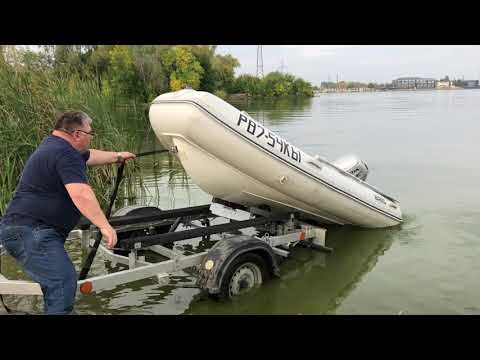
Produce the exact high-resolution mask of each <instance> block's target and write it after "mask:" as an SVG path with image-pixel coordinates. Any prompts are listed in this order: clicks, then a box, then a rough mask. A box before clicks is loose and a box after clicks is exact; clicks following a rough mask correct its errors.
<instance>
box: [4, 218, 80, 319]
mask: <svg viewBox="0 0 480 360" xmlns="http://www.w3.org/2000/svg"><path fill="white" fill-rule="evenodd" d="M0 244H1V245H3V246H4V248H5V249H6V250H7V252H8V253H9V254H10V255H11V256H12V257H13V258H14V259H15V260H16V261H17V262H18V263H19V264H20V265H21V266H22V268H23V270H24V271H25V273H26V274H27V275H28V276H29V277H30V278H31V279H32V280H33V281H35V282H38V283H39V284H40V287H41V288H42V292H43V299H44V305H45V306H44V309H45V314H47V315H66V314H71V313H74V311H73V305H74V302H75V292H76V290H77V273H76V271H75V266H74V265H73V263H72V261H71V260H70V258H69V257H68V254H67V252H66V251H65V247H64V244H65V237H64V236H62V235H60V234H59V233H58V232H57V231H56V230H55V229H53V228H51V227H47V226H46V225H36V226H28V225H11V224H8V225H7V224H2V223H1V222H0Z"/></svg>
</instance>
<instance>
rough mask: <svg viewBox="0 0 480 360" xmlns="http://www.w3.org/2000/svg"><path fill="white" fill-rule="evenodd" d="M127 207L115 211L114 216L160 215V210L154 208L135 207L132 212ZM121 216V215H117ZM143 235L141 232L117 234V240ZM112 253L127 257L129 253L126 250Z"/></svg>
mask: <svg viewBox="0 0 480 360" xmlns="http://www.w3.org/2000/svg"><path fill="white" fill-rule="evenodd" d="M128 208H129V207H128V206H127V207H125V208H121V209H119V210H117V212H116V213H115V214H114V216H141V215H143V216H148V215H157V214H161V213H162V210H161V209H160V208H158V207H154V206H143V207H136V208H133V209H132V210H128ZM118 214H121V215H118ZM143 235H145V233H144V231H143V230H135V231H131V232H129V233H128V234H118V237H119V239H123V238H129V237H135V236H143ZM113 253H114V254H116V255H123V256H128V253H129V251H127V250H113Z"/></svg>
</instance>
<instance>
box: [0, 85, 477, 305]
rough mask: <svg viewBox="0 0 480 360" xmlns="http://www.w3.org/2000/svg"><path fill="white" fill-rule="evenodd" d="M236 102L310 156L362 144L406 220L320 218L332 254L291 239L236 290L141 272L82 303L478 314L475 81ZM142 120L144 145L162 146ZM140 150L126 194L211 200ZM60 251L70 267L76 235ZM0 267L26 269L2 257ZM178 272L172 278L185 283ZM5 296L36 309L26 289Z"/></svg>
mask: <svg viewBox="0 0 480 360" xmlns="http://www.w3.org/2000/svg"><path fill="white" fill-rule="evenodd" d="M237 107H239V108H241V109H242V110H246V111H247V112H248V113H249V114H250V115H251V116H253V117H254V118H255V119H257V120H258V121H260V122H264V123H265V125H266V126H267V127H269V128H270V129H271V130H273V131H275V132H276V133H278V134H280V135H281V136H282V137H284V138H286V139H287V140H288V141H289V142H291V143H293V145H295V146H298V147H300V148H302V150H304V151H306V152H308V153H310V154H312V155H313V154H320V155H321V156H323V157H326V158H327V159H329V160H334V159H335V158H336V157H340V156H342V155H344V154H346V153H355V154H357V155H359V156H360V157H361V158H362V159H363V160H364V161H366V162H367V164H368V166H369V169H370V173H369V177H368V182H369V183H371V184H372V185H374V186H377V187H379V188H380V189H382V190H383V191H385V192H386V193H388V194H391V195H392V196H394V197H395V198H397V199H399V201H400V203H401V206H402V210H403V213H404V220H405V221H404V224H403V225H402V226H400V227H396V228H391V229H380V230H365V229H357V228H352V227H343V228H342V227H332V228H329V229H328V231H327V246H330V247H332V248H334V252H333V253H332V254H328V255H325V254H322V253H318V252H313V251H310V250H307V249H303V248H298V249H296V250H295V251H294V256H293V258H291V259H288V260H286V261H285V262H284V263H283V264H282V265H281V278H280V279H275V280H273V281H270V282H268V283H266V284H264V285H263V286H262V287H261V288H259V289H255V290H254V291H253V292H251V293H249V294H246V295H245V296H242V297H240V298H238V299H235V300H234V301H230V302H223V303H222V302H216V301H213V300H211V299H208V298H204V297H201V296H199V295H200V294H199V291H198V289H195V288H189V287H186V288H176V287H163V288H161V287H159V286H158V285H157V284H156V282H155V281H154V280H153V279H146V280H142V281H138V282H135V283H132V284H126V285H123V286H120V287H118V288H116V289H113V290H111V291H105V292H102V293H100V294H98V295H96V296H88V297H87V296H83V295H80V294H79V295H78V299H77V309H78V312H79V313H83V314H480V305H478V299H479V298H480V289H479V287H478V286H477V276H478V274H479V271H480V262H479V261H478V260H477V259H478V258H479V256H480V244H479V237H480V226H479V225H480V210H479V207H478V203H479V200H480V192H479V191H478V189H477V186H478V185H477V184H478V182H479V180H480V166H479V165H478V161H477V159H478V155H480V151H479V148H480V147H479V145H478V143H477V142H478V140H477V139H478V134H480V122H479V121H478V114H479V113H480V91H479V90H464V91H460V90H457V91H416V92H413V91H408V92H407V91H405V92H378V93H353V94H348V93H347V94H325V95H322V96H320V97H316V98H313V99H306V100H280V101H276V102H271V103H252V104H249V105H242V104H237ZM145 131H146V140H145V144H144V150H145V151H146V150H150V149H153V148H159V144H158V142H157V141H156V139H155V138H154V136H153V134H152V132H151V131H149V130H148V129H146V130H145ZM141 161H142V171H143V175H144V188H145V189H146V191H144V192H143V193H141V192H140V190H139V194H140V195H141V196H140V197H139V198H137V199H136V200H135V201H134V202H136V203H138V204H145V205H154V206H159V207H161V208H165V209H168V208H178V207H183V206H193V205H200V204H206V203H209V201H210V199H211V196H209V195H208V194H205V193H204V192H203V191H202V190H201V189H199V188H198V186H196V185H195V184H193V183H192V181H191V180H190V179H189V177H188V175H186V174H185V173H184V172H183V170H182V168H181V165H180V164H179V163H178V162H176V161H175V160H174V159H169V157H168V155H165V156H164V155H161V156H158V157H155V158H149V159H147V158H144V159H142V160H141ZM161 169H164V170H161ZM165 169H167V170H165ZM130 202H131V201H130ZM68 250H69V252H70V254H71V256H72V258H73V259H74V261H75V264H76V266H77V269H78V270H79V269H80V261H81V250H80V248H79V244H78V243H71V244H69V246H68ZM2 268H3V272H6V273H7V275H9V276H10V277H22V276H23V275H22V274H21V272H18V273H17V268H16V267H15V266H14V265H13V264H12V263H11V260H9V259H7V264H4V265H3V267H2ZM5 269H7V271H5ZM109 271H115V269H110V268H109V264H108V263H107V262H106V261H104V260H103V259H102V257H101V256H98V255H97V259H96V260H95V262H94V268H92V272H91V275H98V274H101V273H106V272H109ZM178 275H179V276H178V277H177V278H176V280H177V281H179V283H182V282H184V283H185V284H187V286H188V284H192V283H193V282H194V279H193V278H192V277H190V276H188V274H186V273H180V274H178ZM9 303H10V304H12V305H17V306H18V307H19V308H20V309H24V310H28V309H30V310H31V309H33V310H37V311H40V310H41V301H39V300H38V299H35V298H34V299H32V298H31V297H30V298H28V299H25V297H18V298H14V299H13V298H12V297H9Z"/></svg>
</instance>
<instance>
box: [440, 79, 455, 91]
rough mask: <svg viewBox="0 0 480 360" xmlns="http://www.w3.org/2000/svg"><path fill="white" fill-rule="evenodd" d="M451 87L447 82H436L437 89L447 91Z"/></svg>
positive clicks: (449, 82) (450, 83)
mask: <svg viewBox="0 0 480 360" xmlns="http://www.w3.org/2000/svg"><path fill="white" fill-rule="evenodd" d="M451 87H452V82H451V81H447V80H440V81H437V89H449V88H451Z"/></svg>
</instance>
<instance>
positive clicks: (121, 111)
mask: <svg viewBox="0 0 480 360" xmlns="http://www.w3.org/2000/svg"><path fill="white" fill-rule="evenodd" d="M66 110H81V111H84V112H86V113H87V114H88V115H89V116H90V117H91V118H92V119H93V124H92V127H93V129H94V130H95V132H96V135H95V137H94V138H93V139H92V145H91V147H92V148H96V149H102V150H108V151H131V152H136V151H137V147H138V144H140V143H141V141H140V140H139V139H140V138H141V136H142V132H143V131H142V130H140V132H139V131H138V129H144V128H145V124H146V123H147V117H146V114H145V112H144V108H143V107H138V106H136V104H133V103H129V102H128V100H124V99H123V100H122V99H119V98H118V97H116V96H115V95H114V94H111V93H109V92H108V91H106V90H103V91H102V90H100V89H99V88H98V84H97V82H96V81H95V79H89V78H83V79H81V78H80V77H79V76H78V75H75V74H69V73H62V72H53V71H52V70H50V69H48V70H45V69H43V70H41V69H33V68H15V67H13V66H10V65H8V64H5V63H3V62H1V61H0V213H2V214H3V213H4V212H5V210H6V207H7V205H8V202H9V201H10V199H11V197H12V194H13V192H14V190H15V187H16V185H17V184H18V180H19V176H20V174H21V171H22V169H23V167H24V165H25V162H26V161H27V159H28V157H29V156H30V154H31V153H32V152H33V151H34V150H35V148H36V147H37V146H38V145H39V144H40V143H41V142H42V140H43V139H44V138H45V137H46V136H47V135H48V134H49V133H51V131H52V129H53V125H54V121H55V116H56V114H57V113H58V112H60V111H66ZM136 170H138V169H137V167H136V166H126V169H125V176H126V180H125V188H126V189H127V191H128V189H129V188H131V187H132V186H133V180H132V178H133V177H132V175H133V173H134V172H135V171H136ZM114 175H115V165H112V166H102V167H97V168H90V169H89V171H88V177H89V181H90V184H91V185H92V187H93V189H94V190H95V193H96V194H97V198H98V199H99V201H100V202H101V204H102V205H103V206H105V204H106V203H107V201H108V197H109V189H110V188H111V186H112V183H113V180H114Z"/></svg>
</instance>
